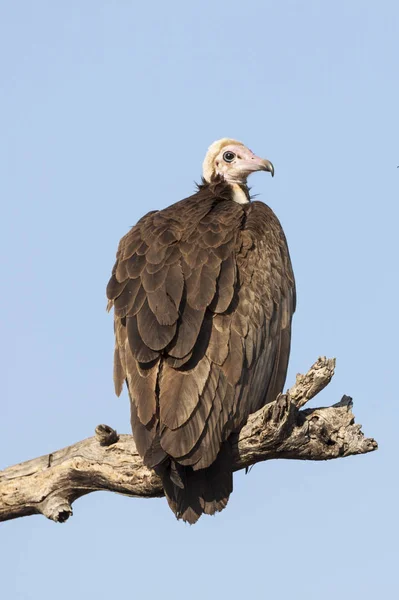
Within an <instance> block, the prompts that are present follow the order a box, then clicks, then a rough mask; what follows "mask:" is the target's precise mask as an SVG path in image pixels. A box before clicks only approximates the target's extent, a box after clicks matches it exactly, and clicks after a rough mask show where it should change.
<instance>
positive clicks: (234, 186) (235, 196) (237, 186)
mask: <svg viewBox="0 0 399 600" xmlns="http://www.w3.org/2000/svg"><path fill="white" fill-rule="evenodd" d="M230 187H231V190H232V193H231V199H232V200H233V201H234V202H237V204H249V202H250V197H249V191H248V187H247V186H246V184H245V183H231V184H230Z"/></svg>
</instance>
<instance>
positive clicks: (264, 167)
mask: <svg viewBox="0 0 399 600" xmlns="http://www.w3.org/2000/svg"><path fill="white" fill-rule="evenodd" d="M253 162H254V166H255V165H256V166H257V168H256V169H254V171H269V173H271V176H272V177H274V167H273V163H271V162H270V160H267V159H266V158H259V157H258V156H254V157H253Z"/></svg>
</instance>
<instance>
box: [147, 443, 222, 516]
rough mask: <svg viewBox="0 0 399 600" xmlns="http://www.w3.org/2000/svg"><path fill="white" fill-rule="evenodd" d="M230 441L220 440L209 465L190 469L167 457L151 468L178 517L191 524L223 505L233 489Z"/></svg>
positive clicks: (213, 512)
mask: <svg viewBox="0 0 399 600" xmlns="http://www.w3.org/2000/svg"><path fill="white" fill-rule="evenodd" d="M232 463H233V461H232V456H231V446H230V443H229V442H228V441H227V442H224V444H223V445H222V447H221V449H220V452H219V454H218V456H217V458H216V460H215V462H213V463H212V465H211V466H210V467H208V468H206V469H198V471H194V470H193V468H192V467H184V466H182V465H180V464H179V463H177V462H176V461H174V460H173V459H169V460H168V461H165V462H164V463H162V464H161V465H158V466H157V467H156V468H155V471H156V472H157V474H158V475H159V476H160V477H161V479H162V484H163V487H164V491H165V496H166V498H167V500H168V503H169V506H170V508H171V509H172V511H173V512H174V513H175V515H176V517H177V518H178V519H182V520H183V521H185V522H187V523H190V525H193V524H194V523H196V521H198V519H199V518H200V516H201V515H202V514H207V515H213V514H215V513H216V512H220V511H221V510H223V509H224V508H225V506H226V505H227V502H228V500H229V496H230V494H231V492H232V491H233V471H232Z"/></svg>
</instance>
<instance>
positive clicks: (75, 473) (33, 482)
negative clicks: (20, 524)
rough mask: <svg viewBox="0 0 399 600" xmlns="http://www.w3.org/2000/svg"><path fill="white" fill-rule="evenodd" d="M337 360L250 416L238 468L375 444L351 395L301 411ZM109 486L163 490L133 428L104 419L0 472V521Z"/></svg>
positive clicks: (362, 450) (63, 506) (238, 441)
mask: <svg viewBox="0 0 399 600" xmlns="http://www.w3.org/2000/svg"><path fill="white" fill-rule="evenodd" d="M334 367H335V359H326V358H319V360H318V361H317V362H316V363H315V364H314V365H313V366H312V367H311V368H310V370H309V371H308V373H307V374H306V375H297V379H296V383H295V384H294V385H293V386H292V388H291V389H290V390H288V391H287V392H286V393H285V394H282V395H280V396H279V397H278V398H277V399H276V400H275V401H274V402H271V403H270V404H268V405H266V406H265V407H263V408H262V409H261V410H259V411H258V412H256V413H254V414H253V415H251V416H250V418H249V419H248V422H247V424H246V425H245V427H244V428H243V429H242V430H241V432H240V434H239V435H237V436H236V437H235V439H233V454H234V470H235V471H238V470H240V469H244V468H247V467H249V466H251V465H253V464H255V463H257V462H262V461H265V460H270V459H275V458H289V459H295V460H329V459H332V458H339V457H344V456H350V455H353V454H366V453H367V452H372V451H373V450H376V449H377V447H378V446H377V442H376V441H375V440H374V439H373V438H365V437H364V435H363V433H362V431H361V425H356V424H355V418H354V415H353V413H352V406H353V404H352V399H351V398H350V397H349V396H343V398H342V399H341V401H340V402H338V403H337V404H334V405H333V406H331V407H327V408H315V409H305V410H300V408H301V407H303V406H304V405H305V404H306V402H308V401H309V400H310V399H311V398H313V397H314V396H316V394H318V393H319V392H320V391H321V390H322V389H323V388H324V387H325V386H326V385H328V383H329V382H330V380H331V378H332V376H333V374H334ZM98 490H103V491H104V490H108V491H111V492H117V493H119V494H125V495H127V496H132V497H145V498H156V497H161V496H163V490H162V486H161V481H160V479H159V478H158V477H157V475H155V473H154V472H153V471H151V470H150V469H147V467H145V466H144V465H143V463H142V460H141V458H140V456H139V454H138V453H137V450H136V447H135V444H134V441H133V437H132V436H131V435H118V434H117V433H116V431H115V430H114V429H112V428H111V427H109V426H107V425H99V426H98V427H97V428H96V435H95V436H94V437H90V438H87V439H85V440H83V441H81V442H77V443H76V444H74V445H72V446H68V447H67V448H63V449H62V450H57V451H56V452H53V453H52V454H49V455H46V456H42V457H40V458H35V459H33V460H29V461H27V462H24V463H20V464H18V465H15V466H12V467H9V468H8V469H5V470H4V471H1V472H0V521H7V520H9V519H15V518H17V517H23V516H28V515H34V514H43V515H44V516H45V517H47V518H48V519H52V520H53V521H57V522H61V523H62V522H64V521H66V520H67V519H68V518H69V517H70V516H71V515H72V503H73V502H74V501H75V500H76V499H77V498H80V497H81V496H85V495H86V494H89V493H90V492H95V491H98Z"/></svg>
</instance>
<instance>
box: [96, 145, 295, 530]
mask: <svg viewBox="0 0 399 600" xmlns="http://www.w3.org/2000/svg"><path fill="white" fill-rule="evenodd" d="M255 171H268V172H269V173H271V175H272V176H273V175H274V168H273V165H272V163H271V162H270V161H268V160H264V159H261V158H259V157H257V156H255V154H253V152H251V150H249V149H248V148H246V146H244V145H243V144H242V143H240V142H237V141H236V140H232V139H222V140H219V141H217V142H214V143H213V144H212V145H211V146H210V148H209V149H208V152H207V154H206V156H205V160H204V164H203V178H202V183H201V185H199V186H198V190H197V191H196V193H195V194H194V195H192V196H190V197H189V198H186V199H185V200H181V201H180V202H177V203H176V204H173V205H172V206H169V207H168V208H165V209H163V210H159V211H153V212H150V213H148V214H147V215H145V216H144V217H143V218H142V219H140V221H139V222H138V223H137V224H136V225H135V226H134V227H133V228H132V229H131V230H130V231H129V232H128V233H127V234H126V235H125V236H124V237H123V238H122V239H121V241H120V243H119V248H118V252H117V257H116V263H115V266H114V268H113V271H112V277H111V279H110V281H109V283H108V286H107V296H108V299H109V303H108V307H109V308H111V307H112V306H113V307H114V315H115V338H116V343H115V357H114V382H115V389H116V393H117V394H118V395H119V394H120V393H121V391H122V387H123V383H124V382H125V381H126V384H127V387H128V391H129V396H130V402H131V424H132V429H133V436H134V439H135V442H136V447H137V450H138V452H139V453H140V455H141V456H142V458H143V461H144V464H145V465H147V466H148V467H150V468H152V469H154V470H155V471H156V472H157V473H158V474H159V476H160V477H161V479H162V482H163V486H164V490H165V495H166V497H167V500H168V503H169V506H170V508H171V509H172V511H173V512H174V513H175V515H176V516H177V518H178V519H183V520H184V521H187V522H189V523H195V522H196V521H197V519H198V518H199V517H200V516H201V514H203V513H206V514H214V513H215V512H217V511H220V510H222V509H223V508H224V507H225V506H226V504H227V502H228V499H229V495H230V493H231V491H232V477H233V476H232V457H231V444H230V440H229V438H230V436H231V435H232V434H234V433H236V432H238V431H240V429H241V428H242V427H243V425H244V424H245V422H246V420H247V418H248V416H249V415H250V414H251V413H253V412H255V411H257V410H258V409H259V408H261V407H262V406H263V405H264V404H266V403H267V402H271V401H273V400H275V398H276V396H277V395H278V394H279V393H280V392H281V391H282V389H283V385H284V381H285V377H286V371H287V365H288V358H289V352H290V338H291V319H292V315H293V313H294V310H295V282H294V276H293V272H292V267H291V261H290V256H289V252H288V247H287V242H286V239H285V235H284V232H283V230H282V228H281V225H280V223H279V221H278V219H277V217H276V216H275V214H274V213H273V211H272V210H271V209H270V208H269V207H268V206H267V205H266V204H263V203H262V202H258V201H256V202H255V201H251V198H250V194H249V190H248V187H247V177H248V175H250V174H251V173H253V172H255Z"/></svg>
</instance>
